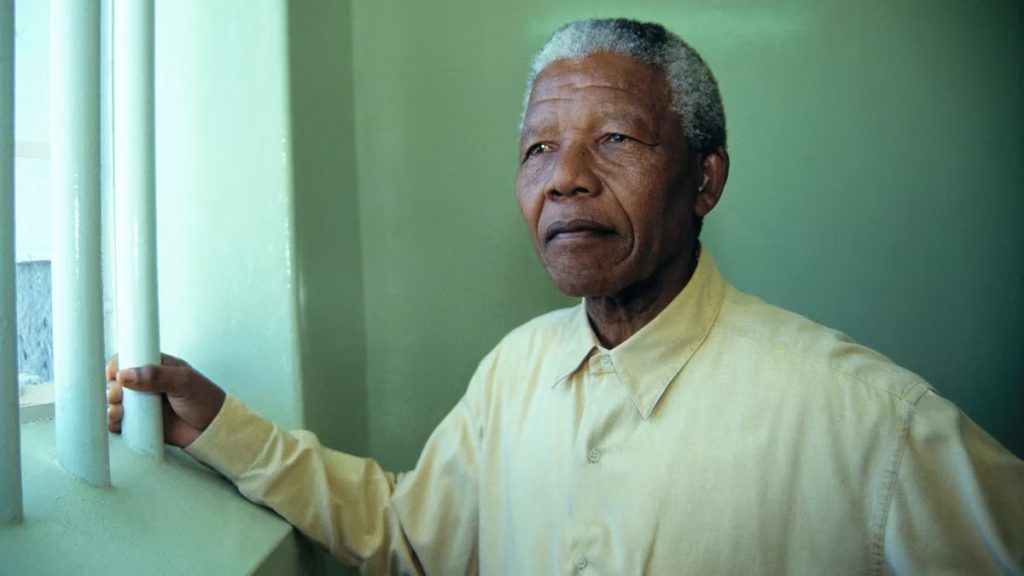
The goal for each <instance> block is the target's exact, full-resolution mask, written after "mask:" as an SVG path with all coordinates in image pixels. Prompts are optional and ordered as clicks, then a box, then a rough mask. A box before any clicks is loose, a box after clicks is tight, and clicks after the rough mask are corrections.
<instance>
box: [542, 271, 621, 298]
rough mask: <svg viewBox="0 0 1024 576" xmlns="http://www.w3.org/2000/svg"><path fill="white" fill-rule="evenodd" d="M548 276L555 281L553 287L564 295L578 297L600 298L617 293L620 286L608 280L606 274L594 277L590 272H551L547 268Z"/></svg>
mask: <svg viewBox="0 0 1024 576" xmlns="http://www.w3.org/2000/svg"><path fill="white" fill-rule="evenodd" d="M548 276H550V277H551V281H552V282H554V283H555V287H556V288H558V290H559V291H560V292H562V293H563V294H565V295H566V296H574V297H580V298H602V297H607V296H612V295H614V294H618V293H619V291H620V290H621V286H619V285H618V283H616V282H613V281H610V280H611V279H610V278H608V277H607V276H602V277H596V275H591V274H586V273H584V274H572V273H567V272H552V271H551V270H548Z"/></svg>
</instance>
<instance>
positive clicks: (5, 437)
mask: <svg viewBox="0 0 1024 576" xmlns="http://www.w3.org/2000/svg"><path fill="white" fill-rule="evenodd" d="M14 266H15V264H14V0H0V524H13V523H16V522H20V521H21V515H22V504H21V439H20V425H21V422H20V418H19V416H18V343H17V340H16V338H17V323H18V316H17V310H16V309H15V294H14V290H15V288H14V287H15V283H14V281H15V278H14V274H15V268H14Z"/></svg>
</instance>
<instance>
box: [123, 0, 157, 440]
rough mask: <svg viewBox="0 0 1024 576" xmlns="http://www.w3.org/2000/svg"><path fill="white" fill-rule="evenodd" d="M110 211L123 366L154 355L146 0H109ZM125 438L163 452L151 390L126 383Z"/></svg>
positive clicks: (152, 360)
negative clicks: (134, 388)
mask: <svg viewBox="0 0 1024 576" xmlns="http://www.w3.org/2000/svg"><path fill="white" fill-rule="evenodd" d="M112 19H113V46H114V50H113V56H114V62H113V89H112V92H113V106H114V118H113V123H114V214H115V222H114V226H115V227H116V228H115V238H116V239H115V244H116V246H115V260H116V264H115V268H116V271H115V277H116V284H117V340H118V348H119V350H118V354H119V359H120V360H119V361H120V366H121V368H122V369H124V368H131V367H139V366H144V365H146V364H159V363H160V338H159V333H160V331H159V324H158V322H159V318H158V315H157V284H156V194H155V186H156V184H155V160H154V158H155V156H154V142H153V136H154V130H153V0H114V2H113V9H112ZM121 426H122V428H121V430H122V434H123V435H124V439H125V442H126V443H128V445H129V446H131V447H133V448H134V449H136V450H138V451H140V452H143V453H146V454H149V455H151V456H154V457H156V458H163V447H164V445H163V414H162V413H161V405H160V397H159V395H156V394H149V393H138V392H133V391H131V390H125V394H124V420H123V421H122V424H121Z"/></svg>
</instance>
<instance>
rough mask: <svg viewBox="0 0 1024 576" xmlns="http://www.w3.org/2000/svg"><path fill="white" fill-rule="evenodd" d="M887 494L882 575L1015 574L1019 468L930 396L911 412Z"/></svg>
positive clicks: (1022, 467) (1022, 475) (1020, 544)
mask: <svg viewBox="0 0 1024 576" xmlns="http://www.w3.org/2000/svg"><path fill="white" fill-rule="evenodd" d="M892 489H893V492H892V501H891V504H890V509H889V514H888V520H887V523H886V526H885V534H884V548H883V549H884V556H885V565H886V570H887V572H891V573H895V574H939V573H961V574H968V573H969V574H1021V573H1022V562H1024V521H1022V520H1024V462H1021V460H1019V459H1017V458H1016V457H1014V456H1013V454H1011V453H1010V452H1009V451H1007V450H1006V449H1005V448H1003V447H1002V446H1001V445H1000V444H999V443H998V442H996V441H995V440H993V439H992V438H991V437H990V436H989V435H988V434H986V433H985V431H984V430H982V429H981V428H979V427H978V426H977V425H976V424H975V423H974V422H972V421H971V420H970V419H969V418H967V416H965V415H964V414H963V412H961V411H960V410H959V409H958V408H957V407H956V406H954V405H953V404H951V403H950V402H948V401H946V400H944V399H942V398H940V397H939V396H938V395H936V394H935V393H934V392H928V393H926V394H925V395H924V396H922V397H921V399H920V400H918V402H917V404H916V406H915V408H914V413H913V415H912V417H911V420H910V423H909V428H908V429H907V433H906V439H905V444H904V446H903V453H902V455H901V458H900V462H899V467H898V472H897V476H896V478H895V482H894V483H893V488H892Z"/></svg>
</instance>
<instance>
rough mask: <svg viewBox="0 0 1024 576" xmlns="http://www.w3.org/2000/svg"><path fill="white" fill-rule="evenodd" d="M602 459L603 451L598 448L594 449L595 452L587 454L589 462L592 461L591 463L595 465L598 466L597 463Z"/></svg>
mask: <svg viewBox="0 0 1024 576" xmlns="http://www.w3.org/2000/svg"><path fill="white" fill-rule="evenodd" d="M600 459H601V451H600V450H598V449H597V448H594V449H593V450H591V451H590V452H589V453H588V454H587V460H590V462H591V463H593V464H597V461H598V460H600Z"/></svg>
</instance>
